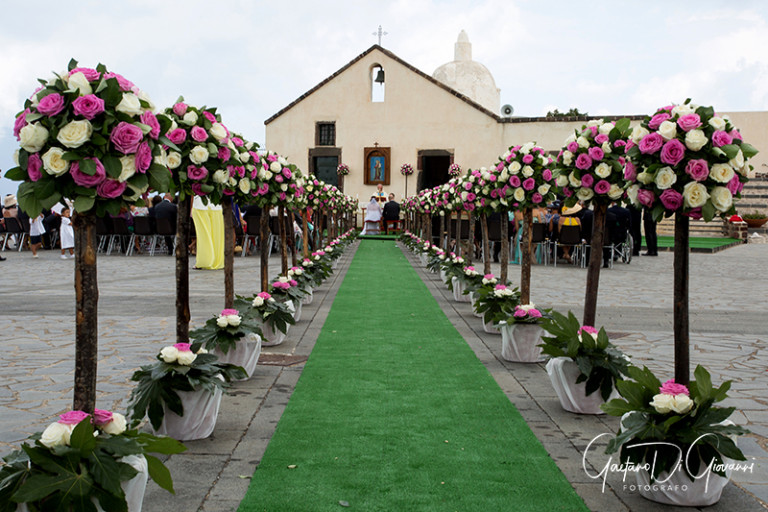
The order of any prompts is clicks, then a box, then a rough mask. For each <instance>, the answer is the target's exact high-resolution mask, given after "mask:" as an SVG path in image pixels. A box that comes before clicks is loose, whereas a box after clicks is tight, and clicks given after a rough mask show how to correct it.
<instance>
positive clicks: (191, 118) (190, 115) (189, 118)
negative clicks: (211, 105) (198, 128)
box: [181, 110, 198, 126]
mask: <svg viewBox="0 0 768 512" xmlns="http://www.w3.org/2000/svg"><path fill="white" fill-rule="evenodd" d="M197 119H198V117H197V112H195V111H193V110H190V111H188V112H186V113H185V114H184V117H182V118H181V122H182V123H184V124H186V125H188V126H194V125H195V124H196V123H197Z"/></svg>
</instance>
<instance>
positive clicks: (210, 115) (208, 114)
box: [203, 110, 216, 123]
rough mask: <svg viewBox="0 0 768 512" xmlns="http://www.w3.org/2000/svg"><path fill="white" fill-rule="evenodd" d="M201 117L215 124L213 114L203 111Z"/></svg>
mask: <svg viewBox="0 0 768 512" xmlns="http://www.w3.org/2000/svg"><path fill="white" fill-rule="evenodd" d="M203 116H204V117H205V118H206V119H207V120H209V121H210V122H212V123H215V122H216V116H215V115H213V114H211V113H210V112H208V111H207V110H204V111H203Z"/></svg>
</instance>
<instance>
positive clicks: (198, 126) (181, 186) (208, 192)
mask: <svg viewBox="0 0 768 512" xmlns="http://www.w3.org/2000/svg"><path fill="white" fill-rule="evenodd" d="M165 114H166V115H167V116H168V117H169V118H170V119H171V121H172V125H171V128H170V129H169V130H168V141H169V143H168V146H169V151H168V155H167V159H166V160H167V165H168V168H169V169H170V170H171V173H172V174H173V183H174V186H175V187H176V188H177V190H178V192H179V199H180V200H183V199H184V198H186V197H188V196H200V197H202V198H203V199H204V201H205V202H207V201H211V202H213V203H214V204H221V199H222V197H223V196H224V195H225V193H226V194H228V195H231V194H233V193H234V189H235V188H236V186H237V181H236V180H235V178H234V177H232V181H230V170H233V169H228V168H227V166H228V165H232V164H233V163H234V162H233V161H234V159H235V158H237V157H233V151H232V148H230V147H229V142H230V137H231V135H230V133H229V130H227V128H226V127H225V126H224V125H223V124H222V123H221V116H219V115H218V114H217V113H216V109H215V108H208V107H200V108H198V107H194V106H191V105H187V104H186V103H184V98H179V99H178V100H177V101H176V103H175V104H174V105H173V107H170V108H167V109H165ZM225 191H226V192H225Z"/></svg>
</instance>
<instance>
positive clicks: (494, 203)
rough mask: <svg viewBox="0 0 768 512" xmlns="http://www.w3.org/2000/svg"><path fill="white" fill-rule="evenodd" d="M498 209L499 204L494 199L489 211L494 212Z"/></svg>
mask: <svg viewBox="0 0 768 512" xmlns="http://www.w3.org/2000/svg"><path fill="white" fill-rule="evenodd" d="M498 207H499V202H498V201H497V200H496V199H494V200H493V201H491V209H492V210H495V209H497V208H498Z"/></svg>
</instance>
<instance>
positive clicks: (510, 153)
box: [501, 150, 512, 162]
mask: <svg viewBox="0 0 768 512" xmlns="http://www.w3.org/2000/svg"><path fill="white" fill-rule="evenodd" d="M511 155H512V152H511V151H509V150H507V151H505V152H504V154H503V155H501V159H502V160H504V161H505V162H506V161H507V158H509V157H510V156H511Z"/></svg>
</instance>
